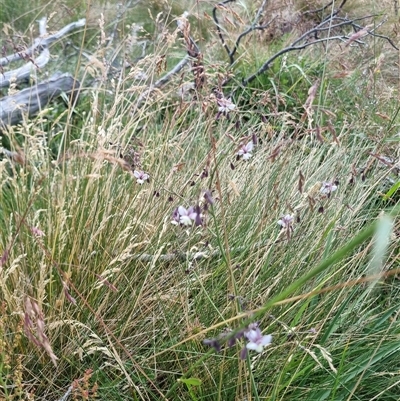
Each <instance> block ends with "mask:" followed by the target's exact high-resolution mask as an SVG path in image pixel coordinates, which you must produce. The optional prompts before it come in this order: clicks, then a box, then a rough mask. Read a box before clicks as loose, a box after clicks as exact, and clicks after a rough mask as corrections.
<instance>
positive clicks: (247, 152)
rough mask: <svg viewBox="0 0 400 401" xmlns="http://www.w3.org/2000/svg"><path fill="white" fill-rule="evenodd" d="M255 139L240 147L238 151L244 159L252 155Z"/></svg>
mask: <svg viewBox="0 0 400 401" xmlns="http://www.w3.org/2000/svg"><path fill="white" fill-rule="evenodd" d="M253 146H254V144H253V141H251V142H249V143H247V145H242V147H241V148H240V149H239V152H237V155H238V156H239V157H240V156H241V157H242V158H243V160H249V159H250V157H251V156H252V154H251V151H252V150H253Z"/></svg>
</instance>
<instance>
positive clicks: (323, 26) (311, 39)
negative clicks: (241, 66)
mask: <svg viewBox="0 0 400 401" xmlns="http://www.w3.org/2000/svg"><path fill="white" fill-rule="evenodd" d="M371 17H373V16H371V15H369V16H366V17H362V18H355V19H347V18H339V17H333V18H332V19H330V20H324V21H323V22H321V23H320V24H318V25H317V26H315V27H314V28H312V29H310V30H309V31H307V32H305V33H304V34H303V35H301V36H300V37H299V38H297V39H296V40H294V41H293V42H292V43H291V44H290V45H289V46H287V47H285V48H283V49H281V50H280V51H279V52H277V53H275V54H274V55H273V56H271V57H270V58H269V59H268V60H267V61H266V62H265V63H264V64H263V65H262V66H261V67H260V68H259V69H258V70H257V71H256V72H255V73H254V74H252V75H250V76H249V77H247V78H245V79H244V80H243V81H242V85H243V86H246V85H248V84H249V83H250V82H252V81H253V80H254V79H256V78H257V77H258V76H259V75H261V74H263V73H264V72H266V71H267V70H268V69H269V68H270V67H271V64H272V63H273V62H274V61H275V60H276V59H277V58H278V57H280V56H282V55H283V54H285V53H289V52H292V51H298V50H302V49H305V48H306V47H309V46H313V45H315V44H317V43H324V42H325V43H326V42H328V41H332V40H339V41H348V40H349V39H350V37H349V36H347V35H345V34H340V35H336V36H327V37H323V38H318V37H317V36H316V35H317V34H319V33H323V32H331V31H332V29H335V28H339V27H344V26H351V27H353V28H354V29H355V30H356V31H357V32H358V31H359V30H362V29H365V27H363V26H361V25H359V24H357V23H356V21H360V20H362V19H367V18H371ZM336 21H337V23H333V24H332V22H336ZM383 22H384V21H383ZM383 22H381V23H380V24H378V26H380V25H381V24H382V23H383ZM375 29H376V28H375ZM375 29H372V30H369V29H366V30H365V34H366V35H371V36H378V34H376V33H374V30H375ZM379 37H382V38H384V39H386V40H388V42H389V43H390V44H391V45H392V46H393V47H394V48H395V49H396V50H399V49H398V48H397V46H395V44H394V43H393V42H392V41H391V40H390V39H389V38H388V37H385V36H383V35H380V36H379ZM359 39H360V38H356V39H354V42H356V43H362V42H361V41H360V40H359ZM231 95H232V94H231ZM231 95H230V96H231Z"/></svg>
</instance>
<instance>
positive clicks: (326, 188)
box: [320, 182, 338, 196]
mask: <svg viewBox="0 0 400 401" xmlns="http://www.w3.org/2000/svg"><path fill="white" fill-rule="evenodd" d="M337 188H338V187H337V185H335V183H333V182H323V183H322V188H321V190H320V192H321V193H323V194H326V195H328V196H329V195H330V194H331V193H332V192H335V191H336V190H337Z"/></svg>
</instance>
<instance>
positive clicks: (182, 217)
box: [172, 206, 199, 226]
mask: <svg viewBox="0 0 400 401" xmlns="http://www.w3.org/2000/svg"><path fill="white" fill-rule="evenodd" d="M198 220H199V219H197V213H196V212H195V211H194V208H193V206H190V207H189V209H185V208H184V207H183V206H179V207H178V208H176V209H175V210H174V213H173V214H172V224H182V225H183V226H191V225H192V224H193V222H194V221H196V223H197V222H198Z"/></svg>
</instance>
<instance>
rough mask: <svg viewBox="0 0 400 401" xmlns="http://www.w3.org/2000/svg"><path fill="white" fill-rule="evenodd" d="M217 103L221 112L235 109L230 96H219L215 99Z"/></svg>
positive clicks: (224, 112)
mask: <svg viewBox="0 0 400 401" xmlns="http://www.w3.org/2000/svg"><path fill="white" fill-rule="evenodd" d="M217 103H218V106H219V107H218V111H219V112H220V113H222V114H227V113H229V112H230V111H232V110H235V107H236V106H235V105H234V104H233V103H232V100H231V98H229V99H227V98H226V97H221V98H220V99H217Z"/></svg>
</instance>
